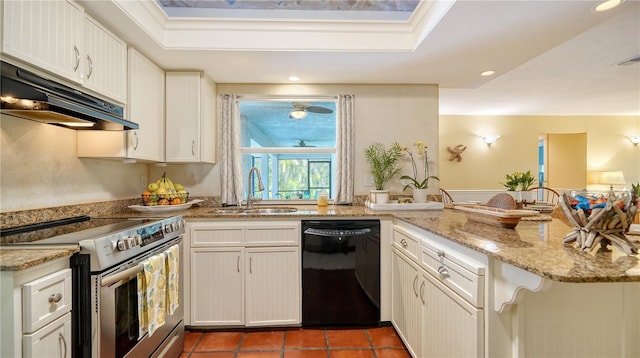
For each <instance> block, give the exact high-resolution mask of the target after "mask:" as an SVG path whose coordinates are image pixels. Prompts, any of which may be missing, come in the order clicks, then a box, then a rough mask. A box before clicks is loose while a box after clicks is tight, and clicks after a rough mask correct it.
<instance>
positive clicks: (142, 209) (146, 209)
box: [129, 199, 204, 214]
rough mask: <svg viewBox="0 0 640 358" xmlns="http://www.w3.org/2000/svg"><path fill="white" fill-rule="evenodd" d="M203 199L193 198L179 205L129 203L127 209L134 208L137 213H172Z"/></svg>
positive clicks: (187, 207)
mask: <svg viewBox="0 0 640 358" xmlns="http://www.w3.org/2000/svg"><path fill="white" fill-rule="evenodd" d="M203 201H204V200H202V199H195V200H191V201H189V202H186V203H184V204H179V205H153V206H145V205H129V209H131V210H135V211H137V212H139V213H156V214H157V213H172V212H175V211H182V210H187V209H189V208H190V207H191V206H192V205H193V204H197V203H201V202H203Z"/></svg>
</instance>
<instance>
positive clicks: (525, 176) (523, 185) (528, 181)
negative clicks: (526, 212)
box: [520, 170, 536, 190]
mask: <svg viewBox="0 0 640 358" xmlns="http://www.w3.org/2000/svg"><path fill="white" fill-rule="evenodd" d="M520 174H521V175H520V189H522V190H529V187H531V185H533V183H535V182H536V178H535V177H534V176H533V175H531V171H530V170H527V172H526V173H520Z"/></svg>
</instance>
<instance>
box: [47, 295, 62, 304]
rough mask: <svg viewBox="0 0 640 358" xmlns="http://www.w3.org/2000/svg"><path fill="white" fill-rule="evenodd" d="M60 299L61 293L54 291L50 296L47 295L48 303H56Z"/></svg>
mask: <svg viewBox="0 0 640 358" xmlns="http://www.w3.org/2000/svg"><path fill="white" fill-rule="evenodd" d="M60 300H62V294H61V293H54V294H52V295H51V296H49V303H58V302H60Z"/></svg>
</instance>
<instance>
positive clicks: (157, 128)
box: [127, 48, 165, 162]
mask: <svg viewBox="0 0 640 358" xmlns="http://www.w3.org/2000/svg"><path fill="white" fill-rule="evenodd" d="M164 91H165V78H164V71H163V70H162V69H161V68H160V67H158V66H156V64H154V63H153V62H151V61H150V60H148V59H147V58H146V57H144V56H143V55H142V54H141V53H140V52H138V51H136V49H134V48H130V49H129V105H128V106H127V118H129V120H131V121H133V122H135V123H138V124H139V125H140V129H135V130H130V131H127V132H128V138H127V157H128V158H132V159H139V160H147V161H154V162H164V161H165V157H164V152H165V141H164V137H165V135H164V128H165V120H164V117H165V113H164V112H165V111H164V98H165V97H164V95H165V93H164Z"/></svg>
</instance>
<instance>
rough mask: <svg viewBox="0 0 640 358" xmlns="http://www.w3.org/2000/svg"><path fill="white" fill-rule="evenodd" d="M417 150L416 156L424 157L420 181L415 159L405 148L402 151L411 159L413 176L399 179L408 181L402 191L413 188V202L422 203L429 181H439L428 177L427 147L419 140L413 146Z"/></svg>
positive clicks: (434, 177) (424, 200)
mask: <svg viewBox="0 0 640 358" xmlns="http://www.w3.org/2000/svg"><path fill="white" fill-rule="evenodd" d="M413 146H414V147H416V149H417V155H418V156H424V160H423V161H422V164H423V173H422V178H423V179H422V180H420V177H419V176H418V166H417V165H416V160H415V157H414V156H413V153H412V152H411V151H410V150H409V148H407V147H403V148H402V150H403V151H405V152H407V153H408V154H409V158H411V168H412V169H413V176H409V175H403V176H401V177H400V179H403V180H408V181H409V184H407V185H405V186H404V189H402V190H403V191H404V190H406V189H407V188H413V202H414V203H424V202H426V201H427V189H428V188H429V179H434V180H440V178H438V177H437V176H434V175H429V157H428V155H427V146H426V145H425V144H424V142H422V141H421V140H419V141H417V142H415V143H414V144H413Z"/></svg>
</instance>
